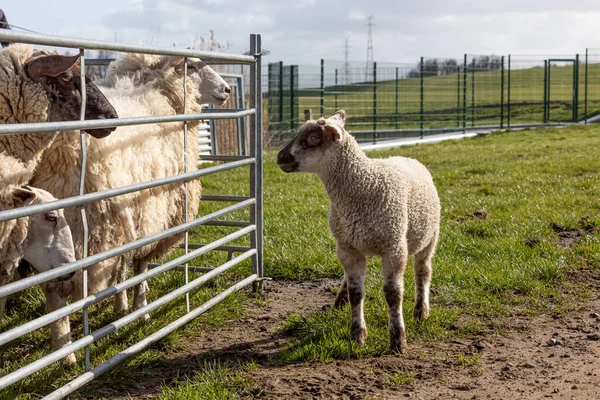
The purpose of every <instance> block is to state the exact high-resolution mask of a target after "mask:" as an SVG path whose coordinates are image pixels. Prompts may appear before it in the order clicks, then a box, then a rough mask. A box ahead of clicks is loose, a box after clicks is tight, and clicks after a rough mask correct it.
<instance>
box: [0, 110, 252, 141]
mask: <svg viewBox="0 0 600 400" xmlns="http://www.w3.org/2000/svg"><path fill="white" fill-rule="evenodd" d="M213 111H214V110H213ZM255 112H256V111H255V110H254V109H249V110H242V111H235V112H210V113H205V114H187V115H183V114H176V115H161V116H151V117H132V118H118V119H94V120H86V121H61V122H34V123H25V124H3V125H0V135H20V134H23V133H41V132H53V133H54V132H56V131H75V130H81V129H83V130H87V129H96V128H110V127H115V126H116V127H119V126H127V125H144V124H160V123H164V122H182V121H199V120H202V119H207V120H212V119H232V118H241V117H245V116H247V115H253V114H254V113H255ZM117 134H118V133H117Z"/></svg>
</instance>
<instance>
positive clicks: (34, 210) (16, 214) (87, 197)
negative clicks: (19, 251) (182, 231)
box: [0, 158, 255, 222]
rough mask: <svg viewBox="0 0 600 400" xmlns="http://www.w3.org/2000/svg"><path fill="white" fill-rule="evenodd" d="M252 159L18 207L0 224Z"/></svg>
mask: <svg viewBox="0 0 600 400" xmlns="http://www.w3.org/2000/svg"><path fill="white" fill-rule="evenodd" d="M254 162H255V160H254V159H253V158H246V159H243V160H239V161H233V162H230V163H226V164H220V165H215V166H213V167H208V168H204V169H201V170H198V171H192V172H188V173H187V174H180V175H174V176H170V177H167V178H161V179H156V180H153V181H149V182H142V183H136V184H134V185H129V186H123V187H120V188H116V189H108V190H103V191H101V192H94V193H87V194H84V195H83V196H78V197H67V198H66V199H61V200H55V201H49V202H47V203H42V204H36V205H33V206H27V207H19V208H14V209H11V210H5V211H0V222H2V221H8V220H11V219H15V218H21V217H28V216H30V215H34V214H39V213H42V212H47V211H52V210H58V209H59V208H66V207H75V206H79V205H82V204H87V203H91V202H93V201H97V200H103V199H107V198H109V197H115V196H120V195H122V194H126V193H132V192H139V191H141V190H144V189H150V188H153V187H157V186H162V185H168V184H171V183H177V182H183V181H185V180H190V179H195V178H199V177H201V176H206V175H211V174H214V173H217V172H222V171H227V170H230V169H233V168H238V167H242V166H245V165H249V164H253V163H254Z"/></svg>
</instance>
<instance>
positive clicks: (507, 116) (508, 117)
mask: <svg viewBox="0 0 600 400" xmlns="http://www.w3.org/2000/svg"><path fill="white" fill-rule="evenodd" d="M507 97H508V99H507V100H508V110H507V113H506V114H507V115H506V118H507V121H506V122H507V125H508V129H510V54H509V55H508V93H507Z"/></svg>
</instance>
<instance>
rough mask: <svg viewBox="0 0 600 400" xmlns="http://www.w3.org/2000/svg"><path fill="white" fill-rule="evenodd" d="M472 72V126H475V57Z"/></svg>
mask: <svg viewBox="0 0 600 400" xmlns="http://www.w3.org/2000/svg"><path fill="white" fill-rule="evenodd" d="M472 65H473V67H472V70H471V126H475V57H473V64H472Z"/></svg>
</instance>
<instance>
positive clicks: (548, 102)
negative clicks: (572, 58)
mask: <svg viewBox="0 0 600 400" xmlns="http://www.w3.org/2000/svg"><path fill="white" fill-rule="evenodd" d="M551 70H552V67H551V65H550V61H548V83H547V86H548V88H547V91H546V96H548V101H547V102H546V114H547V115H546V121H545V122H548V121H550V84H551V83H552V81H551V80H550V72H551Z"/></svg>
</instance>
